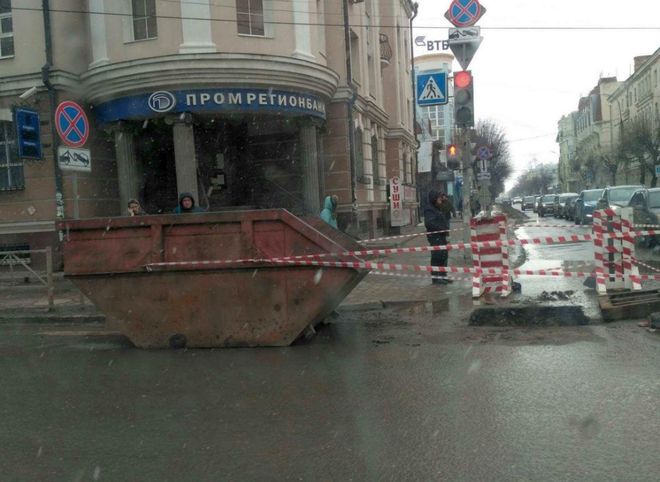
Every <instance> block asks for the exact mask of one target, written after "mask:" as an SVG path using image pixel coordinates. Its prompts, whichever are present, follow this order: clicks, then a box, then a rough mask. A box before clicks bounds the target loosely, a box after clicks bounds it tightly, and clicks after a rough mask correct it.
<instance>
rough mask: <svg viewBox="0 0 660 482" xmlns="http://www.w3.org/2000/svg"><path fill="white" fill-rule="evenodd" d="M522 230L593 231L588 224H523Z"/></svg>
mask: <svg viewBox="0 0 660 482" xmlns="http://www.w3.org/2000/svg"><path fill="white" fill-rule="evenodd" d="M518 227H520V228H563V229H566V228H569V227H570V228H574V227H575V228H588V229H591V226H590V225H587V224H576V225H575V226H573V225H572V224H571V225H568V224H521V225H520V226H518ZM659 227H660V226H659Z"/></svg>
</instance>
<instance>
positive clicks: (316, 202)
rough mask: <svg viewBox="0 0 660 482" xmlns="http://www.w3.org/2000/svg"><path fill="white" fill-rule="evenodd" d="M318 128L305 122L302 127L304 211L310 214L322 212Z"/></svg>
mask: <svg viewBox="0 0 660 482" xmlns="http://www.w3.org/2000/svg"><path fill="white" fill-rule="evenodd" d="M316 138H317V135H316V126H315V125H314V124H313V123H311V122H305V123H304V124H302V125H301V126H300V137H299V144H300V161H301V168H302V173H303V200H304V209H305V212H306V213H308V214H318V213H320V212H321V192H320V190H319V156H318V148H317V140H316Z"/></svg>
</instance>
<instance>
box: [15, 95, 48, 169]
mask: <svg viewBox="0 0 660 482" xmlns="http://www.w3.org/2000/svg"><path fill="white" fill-rule="evenodd" d="M14 118H15V120H14V121H15V123H16V144H17V146H18V157H19V158H21V159H41V135H40V129H39V113H38V112H36V111H33V110H30V109H24V108H22V107H20V108H17V109H15V111H14Z"/></svg>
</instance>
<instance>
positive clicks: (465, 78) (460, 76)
mask: <svg viewBox="0 0 660 482" xmlns="http://www.w3.org/2000/svg"><path fill="white" fill-rule="evenodd" d="M471 83H472V74H471V73H470V71H469V70H462V71H460V72H456V73H455V74H454V87H457V88H459V89H464V88H466V87H467V86H469V85H470V84H471Z"/></svg>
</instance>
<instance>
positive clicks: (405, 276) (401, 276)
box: [369, 271, 472, 282]
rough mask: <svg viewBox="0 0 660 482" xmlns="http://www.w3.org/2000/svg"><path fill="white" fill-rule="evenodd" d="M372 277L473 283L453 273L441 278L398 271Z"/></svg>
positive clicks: (376, 272) (374, 272)
mask: <svg viewBox="0 0 660 482" xmlns="http://www.w3.org/2000/svg"><path fill="white" fill-rule="evenodd" d="M369 274H370V275H372V274H373V275H378V276H390V277H397V278H415V279H425V280H428V279H429V278H431V279H447V278H449V279H450V280H453V281H468V282H471V281H472V278H471V277H470V278H467V277H464V276H455V275H453V274H451V273H448V274H447V276H439V275H436V276H434V275H431V276H429V275H424V274H408V273H397V272H396V271H385V272H384V271H370V272H369Z"/></svg>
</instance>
